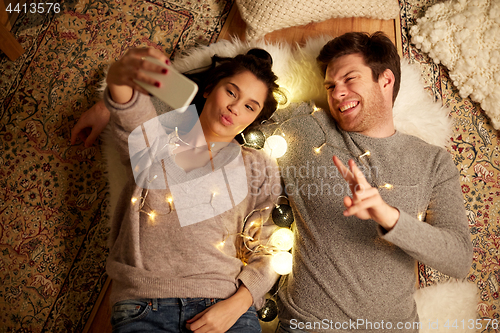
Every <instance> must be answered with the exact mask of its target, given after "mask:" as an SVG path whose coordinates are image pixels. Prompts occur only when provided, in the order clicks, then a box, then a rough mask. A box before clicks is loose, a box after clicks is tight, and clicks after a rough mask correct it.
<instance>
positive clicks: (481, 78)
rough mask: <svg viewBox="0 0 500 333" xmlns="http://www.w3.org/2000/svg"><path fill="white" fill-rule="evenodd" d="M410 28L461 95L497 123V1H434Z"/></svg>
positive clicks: (499, 3)
mask: <svg viewBox="0 0 500 333" xmlns="http://www.w3.org/2000/svg"><path fill="white" fill-rule="evenodd" d="M410 33H411V35H412V43H414V44H415V45H416V47H417V48H419V49H421V50H422V51H423V52H426V53H428V54H429V56H430V57H431V58H432V59H433V60H434V61H435V62H436V63H438V64H439V63H442V64H443V65H444V66H446V67H447V68H448V69H449V73H450V78H451V79H452V81H453V84H454V85H455V86H456V87H457V88H458V89H459V91H460V96H461V97H462V98H467V97H469V96H470V97H471V99H472V100H474V101H476V102H479V103H481V108H482V109H483V110H484V111H485V112H486V114H487V115H488V116H489V117H490V119H491V122H492V124H493V126H494V127H495V129H497V130H498V129H500V1H498V0H452V1H447V2H443V3H437V4H435V5H433V6H432V7H429V9H427V12H426V13H425V16H424V17H422V18H419V19H418V20H417V24H416V25H414V26H413V27H411V30H410Z"/></svg>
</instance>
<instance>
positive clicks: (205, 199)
mask: <svg viewBox="0 0 500 333" xmlns="http://www.w3.org/2000/svg"><path fill="white" fill-rule="evenodd" d="M146 56H152V57H154V58H156V59H158V60H160V61H163V62H166V63H168V62H169V60H168V58H167V57H165V56H164V55H163V54H162V53H161V52H158V51H157V50H154V49H134V50H130V51H128V52H127V53H126V54H125V56H124V57H123V58H121V59H120V60H119V61H117V62H116V63H114V64H113V65H112V66H111V67H110V70H109V72H108V76H107V84H108V86H107V88H106V91H105V96H104V100H105V103H106V106H107V108H108V109H109V110H110V114H111V117H110V119H111V124H112V129H113V132H114V138H115V139H116V141H117V144H118V149H119V151H120V154H121V157H122V162H124V163H125V165H126V166H127V168H128V171H129V174H130V175H132V174H134V176H135V179H133V178H132V177H130V180H129V182H128V184H127V186H126V187H125V189H124V192H123V193H122V196H121V200H120V201H119V203H118V206H117V207H116V213H115V216H114V220H113V225H112V228H111V233H110V238H111V239H110V245H111V246H110V254H109V257H108V262H107V266H106V269H107V273H108V275H109V276H110V277H111V278H112V280H113V288H112V294H111V303H112V304H113V314H112V324H113V330H114V331H115V332H143V331H159V332H160V331H161V332H165V331H166V332H188V330H189V331H193V332H226V331H227V332H245V333H246V332H250V333H251V332H260V325H259V322H258V318H257V316H256V310H255V306H257V307H260V306H262V303H263V296H264V294H265V293H266V292H267V291H268V290H269V289H270V288H271V287H272V285H273V284H274V282H275V281H276V278H277V275H276V273H274V272H273V271H272V269H271V268H270V265H269V261H270V255H269V253H270V251H267V246H266V244H267V240H268V238H269V236H270V234H271V233H272V231H273V230H274V226H273V225H272V222H265V221H267V220H268V219H267V217H268V215H269V209H268V208H269V207H272V206H273V203H275V202H276V197H277V196H278V195H280V192H281V191H280V187H279V173H278V170H277V167H276V165H275V164H274V163H273V162H272V161H271V160H269V158H267V157H266V156H265V154H264V153H263V152H261V151H257V150H254V149H252V148H247V147H242V146H240V145H239V144H237V143H236V141H235V140H234V138H235V137H236V136H238V135H239V134H240V133H241V132H242V131H243V130H244V129H245V128H246V127H248V126H249V125H251V124H253V123H256V122H257V123H260V121H262V119H266V118H268V117H269V116H270V115H271V114H272V112H274V110H275V109H276V100H275V99H274V97H273V92H274V91H275V90H276V89H277V85H276V83H275V80H276V76H275V75H274V74H273V72H272V70H271V58H270V56H269V54H267V52H265V51H263V50H256V49H254V50H250V51H249V52H248V53H247V54H246V55H238V56H236V57H235V58H218V57H214V58H213V65H212V67H211V68H210V69H209V70H208V71H207V72H205V73H202V74H199V75H197V76H198V78H199V77H204V78H205V79H204V80H201V81H199V85H200V93H199V96H198V98H197V107H198V109H201V110H202V111H201V114H200V116H199V120H198V121H197V122H196V124H195V125H194V126H193V127H192V129H190V130H188V131H185V132H183V131H179V130H178V128H177V126H175V124H170V123H168V122H167V123H168V124H167V125H168V126H170V127H171V128H172V127H175V129H174V130H171V131H170V130H167V131H166V132H165V130H164V128H165V127H168V126H165V122H164V121H160V120H159V121H156V120H155V119H157V118H155V117H156V111H155V109H154V106H153V104H152V102H151V99H150V98H149V96H147V95H145V94H143V93H146V92H145V91H144V90H142V89H141V88H140V87H139V86H138V85H137V84H136V83H135V82H134V80H140V81H143V82H146V83H150V84H152V85H158V84H157V83H156V82H155V81H154V80H152V79H151V78H149V77H147V74H145V73H144V72H143V71H141V70H140V69H142V70H147V71H152V72H158V73H161V72H162V71H163V72H165V71H164V69H163V68H161V66H156V65H154V64H151V63H149V62H146V61H144V57H146ZM165 74H166V75H168V73H165ZM141 93H142V94H141ZM99 110H100V111H99ZM99 110H98V112H97V113H96V114H98V113H99V112H100V114H101V116H97V118H95V119H101V120H99V121H95V119H94V118H92V116H89V117H87V120H86V122H82V124H84V125H82V124H81V125H78V124H77V126H75V130H74V131H73V135H72V140H73V141H74V139H75V135H76V133H78V132H79V131H80V130H81V128H82V127H86V126H85V125H89V124H94V125H96V123H99V122H101V123H102V119H104V121H105V120H106V117H107V115H106V112H107V111H106V110H105V109H102V108H101V109H99ZM167 114H170V112H169V113H167ZM102 115H104V116H102ZM152 118H153V120H151V119H152ZM88 119H94V120H91V121H90V123H89V120H88ZM79 123H80V122H79ZM181 123H182V122H180V123H179V124H181ZM200 129H201V130H200ZM162 130H163V131H164V132H165V133H162V134H161V135H157V134H158V133H159V132H161V131H162ZM169 131H170V132H169ZM131 133H135V134H137V135H138V136H134V137H133V138H134V139H131V136H130V135H131ZM200 133H201V134H202V135H200ZM135 134H134V135H135ZM142 134H144V135H142ZM136 139H137V140H136ZM143 142H144V143H145V147H146V148H145V149H146V152H147V153H144V152H142V153H141V152H140V151H139V150H137V149H135V148H136V146H141V145H142V144H143ZM131 147H135V148H134V149H135V150H134V149H132V150H130V149H131ZM153 150H154V154H153V155H154V157H152V158H151V159H150V160H151V161H153V162H151V163H150V164H147V165H146V164H144V163H142V161H143V160H141V158H139V159H136V161H135V162H134V161H132V165H131V161H130V155H129V152H132V151H133V156H134V157H135V156H139V155H140V156H142V157H144V156H152V155H151V153H152V151H153ZM141 154H142V155H141ZM137 161H139V162H137ZM141 163H142V164H141ZM138 166H141V168H140V170H139V171H138V172H135V171H137V169H139V167H138ZM158 177H159V178H161V177H164V178H163V179H162V181H158V179H159V178H158ZM214 187H215V188H217V189H216V190H214V191H212V189H213V188H214ZM259 218H261V220H259ZM256 219H257V220H256ZM255 220H256V221H255ZM251 221H254V222H255V223H250V222H251ZM259 221H260V222H259Z"/></svg>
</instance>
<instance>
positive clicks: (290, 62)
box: [103, 37, 477, 332]
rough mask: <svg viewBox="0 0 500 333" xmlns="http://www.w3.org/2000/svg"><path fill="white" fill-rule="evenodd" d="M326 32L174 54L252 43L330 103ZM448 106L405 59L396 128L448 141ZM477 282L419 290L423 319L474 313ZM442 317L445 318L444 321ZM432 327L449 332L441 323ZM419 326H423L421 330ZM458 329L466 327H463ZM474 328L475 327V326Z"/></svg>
mask: <svg viewBox="0 0 500 333" xmlns="http://www.w3.org/2000/svg"><path fill="white" fill-rule="evenodd" d="M328 40H329V39H328V38H327V37H321V38H318V39H314V40H310V41H309V42H308V43H307V44H306V45H305V46H304V47H297V48H295V47H291V46H289V45H286V44H266V43H265V42H251V43H243V42H241V41H239V40H233V41H220V42H218V43H215V44H212V45H210V46H207V47H201V48H196V49H193V50H191V52H190V53H189V54H188V55H186V56H185V57H182V58H179V59H176V60H175V62H174V66H175V67H176V68H177V69H178V70H180V71H181V72H185V71H188V70H192V69H195V68H200V67H203V66H207V65H209V64H210V62H211V60H210V58H211V56H212V55H214V54H218V55H219V56H235V55H237V54H239V53H244V52H246V51H247V50H249V49H250V48H253V47H260V48H263V49H265V50H267V51H268V52H269V53H270V54H271V56H272V57H273V70H274V72H275V73H276V75H278V77H279V84H280V86H281V87H284V88H285V89H286V90H287V91H288V97H289V99H290V100H291V102H300V101H310V100H314V101H315V103H316V105H317V106H319V107H326V108H327V103H326V95H325V91H324V88H323V78H322V76H321V74H320V72H319V69H318V68H317V66H316V62H315V58H316V56H317V54H318V53H319V50H320V49H321V47H322V46H323V45H324V44H325V43H326V42H327V41H328ZM448 113H449V111H448V110H447V109H446V108H444V107H442V105H441V103H440V102H439V101H438V102H434V100H433V98H432V97H431V96H430V95H429V94H428V93H427V92H426V91H425V90H424V87H423V83H422V81H421V77H420V70H419V67H418V66H417V65H410V64H408V63H407V62H405V61H403V62H402V81H401V90H400V92H399V95H398V98H397V100H396V103H395V107H394V121H395V124H396V128H397V129H398V130H399V131H401V132H404V133H408V134H412V135H415V136H417V137H419V138H421V139H423V140H424V141H427V142H429V143H431V144H435V145H438V146H442V147H444V146H445V145H446V143H447V141H448V139H449V138H450V137H451V121H450V118H449V117H448ZM112 140H113V139H112V137H111V135H110V132H109V131H105V132H104V133H103V155H104V157H105V159H106V160H107V161H113V163H107V166H108V180H109V186H110V205H109V214H108V215H109V216H112V212H113V207H115V205H116V202H117V200H118V198H119V194H120V192H121V188H122V186H123V185H124V171H123V170H122V169H121V168H120V167H121V164H120V163H117V162H116V161H119V157H118V156H117V153H116V151H115V149H114V148H113V144H112ZM476 294H477V288H476V286H475V285H474V284H472V283H467V282H454V283H449V284H439V285H436V286H433V287H428V288H424V289H423V290H419V291H417V293H416V294H415V297H416V300H417V306H418V313H419V315H420V320H421V322H422V323H428V322H429V321H431V322H432V321H436V320H439V323H441V320H442V319H441V318H450V319H451V318H453V320H454V319H455V318H456V319H459V320H462V319H464V320H465V321H467V320H469V319H475V318H476V306H477V300H476V297H477V295H476ZM443 323H444V322H443ZM275 324H276V321H274V322H273V323H272V324H271V325H269V324H266V325H263V328H264V332H274V325H275ZM439 328H440V329H439V330H435V329H434V330H432V332H449V330H445V328H444V327H443V326H441V325H440V326H439ZM421 332H425V331H424V330H422V331H421ZM454 332H466V331H464V330H462V331H457V330H454ZM471 332H472V331H471Z"/></svg>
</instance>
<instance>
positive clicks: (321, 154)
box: [278, 32, 472, 332]
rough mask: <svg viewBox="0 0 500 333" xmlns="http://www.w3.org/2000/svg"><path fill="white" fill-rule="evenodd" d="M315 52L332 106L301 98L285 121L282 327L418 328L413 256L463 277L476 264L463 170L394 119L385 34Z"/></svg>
mask: <svg viewBox="0 0 500 333" xmlns="http://www.w3.org/2000/svg"><path fill="white" fill-rule="evenodd" d="M317 62H318V64H319V66H320V67H321V70H322V72H323V74H324V78H325V80H324V85H325V88H326V90H327V92H328V105H329V108H330V114H331V117H330V116H329V115H328V114H327V113H326V112H314V111H313V112H311V111H312V106H310V105H306V104H302V105H300V106H298V107H295V109H294V110H292V113H293V116H291V117H290V118H289V119H288V120H287V121H286V123H283V124H282V125H281V128H282V129H283V131H284V132H285V133H286V136H287V141H288V145H289V148H288V151H287V153H286V154H285V155H284V156H283V157H282V158H280V159H279V160H278V163H279V164H280V169H281V170H282V177H283V180H284V184H285V188H286V191H287V194H288V196H289V199H290V200H291V203H292V206H293V208H294V210H295V212H296V214H295V217H296V218H295V221H296V230H295V231H296V232H295V245H294V248H293V257H294V260H293V270H292V273H291V274H290V275H289V276H288V277H287V279H286V282H285V283H284V285H283V286H282V287H281V288H280V291H279V298H280V300H279V308H280V315H279V316H280V328H279V332H318V331H321V332H322V331H326V332H330V331H342V332H345V331H356V332H362V331H366V332H370V331H371V332H374V331H376V332H384V331H387V332H389V331H392V332H394V331H399V332H401V331H404V332H418V329H419V324H418V315H417V310H416V305H415V302H414V300H413V292H414V286H415V282H416V281H415V263H416V261H420V262H423V263H425V264H426V265H429V266H431V267H433V268H435V269H437V270H439V271H441V272H443V273H445V274H448V275H450V276H453V277H457V278H464V277H466V276H467V274H468V271H469V268H470V265H471V259H472V245H471V241H470V236H469V231H468V224H467V218H466V214H465V210H464V207H463V198H462V195H461V190H460V184H459V180H458V172H457V170H456V167H455V165H454V163H453V161H452V159H451V157H450V155H449V154H448V153H447V152H446V150H444V149H442V148H439V147H436V146H432V145H429V144H427V143H425V142H423V141H422V140H420V139H418V138H416V137H413V136H409V135H405V134H402V133H400V132H398V131H396V130H395V127H394V122H393V115H392V107H393V103H394V100H395V98H396V96H397V93H398V90H399V83H400V76H401V70H400V59H399V56H398V54H397V50H396V48H395V46H394V44H392V42H391V41H390V40H389V39H388V38H387V37H386V36H385V35H383V34H382V33H380V32H379V33H375V34H373V35H371V36H370V35H368V34H364V33H355V32H353V33H347V34H345V35H342V36H340V37H337V38H335V39H333V40H331V41H330V42H328V43H327V44H326V45H325V46H324V47H323V49H322V50H321V52H320V55H319V56H318V58H317ZM332 156H333V164H335V166H336V168H335V167H333V164H332ZM345 164H347V165H348V168H347V167H346V166H345ZM325 166H331V168H330V167H329V168H325ZM332 169H333V170H332ZM337 170H338V171H337ZM333 171H335V172H333Z"/></svg>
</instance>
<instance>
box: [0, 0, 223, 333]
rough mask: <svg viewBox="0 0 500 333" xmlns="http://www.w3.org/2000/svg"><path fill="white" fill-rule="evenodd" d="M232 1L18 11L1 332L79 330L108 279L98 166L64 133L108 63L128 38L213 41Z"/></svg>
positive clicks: (1, 86) (4, 67)
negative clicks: (19, 54)
mask: <svg viewBox="0 0 500 333" xmlns="http://www.w3.org/2000/svg"><path fill="white" fill-rule="evenodd" d="M231 5H232V1H231V0H215V1H192V2H186V1H175V0H174V1H169V2H162V1H154V2H147V1H135V0H125V1H123V0H114V1H98V0H88V1H87V0H80V1H66V2H65V3H64V4H63V5H62V6H61V9H62V10H61V12H60V13H58V14H51V15H49V16H42V15H36V14H29V13H28V14H26V15H22V16H21V17H19V18H18V20H17V22H16V26H15V27H14V29H13V31H14V32H15V33H16V36H17V37H18V39H19V40H20V42H21V43H22V45H23V47H24V48H25V50H27V52H26V54H25V55H23V56H22V57H21V58H20V59H19V60H17V61H16V62H10V61H9V60H8V59H7V58H6V57H5V56H4V55H3V54H2V55H1V56H0V73H1V74H0V100H1V101H2V102H1V106H0V107H1V109H0V115H1V116H0V119H1V120H0V138H1V139H0V142H1V148H0V179H1V180H0V182H1V184H0V219H1V220H0V280H1V281H2V283H1V285H2V287H0V332H42V331H45V332H81V331H82V329H83V327H84V326H85V324H86V320H87V318H88V316H89V314H90V312H91V310H92V307H93V304H94V302H95V301H96V299H97V297H98V295H99V292H100V290H101V288H102V285H103V283H104V281H105V275H104V262H105V258H106V253H107V248H106V237H107V233H108V218H107V217H106V211H107V210H106V206H107V205H108V195H107V188H106V186H107V183H106V175H105V173H104V171H105V164H104V161H103V159H102V156H101V152H100V149H99V147H98V146H95V147H91V148H87V149H85V148H84V146H83V145H82V144H81V143H80V142H78V144H77V145H75V146H71V145H70V143H69V138H70V130H71V128H72V127H73V126H74V124H75V122H76V120H77V119H78V117H79V115H80V114H81V113H82V112H83V111H85V110H86V109H88V108H89V107H90V106H92V105H93V104H94V103H95V101H96V100H97V99H98V92H97V91H96V89H97V88H98V83H99V82H100V81H101V80H102V79H103V78H104V71H105V68H106V66H107V65H108V64H110V63H111V62H112V61H113V60H114V59H115V58H119V57H120V56H121V55H122V54H123V53H124V52H125V51H126V50H127V49H128V48H130V47H134V46H155V47H157V48H159V49H161V50H163V51H164V52H165V53H167V54H169V55H170V56H171V57H175V54H178V53H179V52H182V51H183V50H184V49H186V48H190V47H193V46H194V45H197V44H204V45H206V44H209V43H211V42H213V41H214V40H215V39H216V38H217V37H218V34H219V32H220V28H221V27H222V25H223V23H224V21H225V19H226V16H227V14H228V12H229V10H230V8H231Z"/></svg>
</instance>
